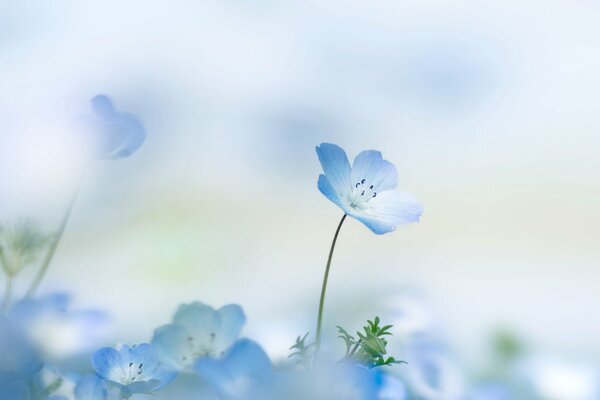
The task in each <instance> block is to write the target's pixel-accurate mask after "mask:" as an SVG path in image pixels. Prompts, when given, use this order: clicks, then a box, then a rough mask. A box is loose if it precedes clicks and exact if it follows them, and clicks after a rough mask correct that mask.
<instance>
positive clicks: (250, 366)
mask: <svg viewBox="0 0 600 400" xmlns="http://www.w3.org/2000/svg"><path fill="white" fill-rule="evenodd" d="M225 358H226V363H227V365H228V366H229V370H230V371H231V372H232V373H234V374H244V373H246V374H249V375H252V376H255V377H260V376H266V375H269V374H270V373H271V371H272V366H271V361H270V360H269V356H267V354H266V353H265V351H264V350H263V349H262V348H261V347H260V346H259V345H258V344H257V343H256V342H253V341H252V340H248V339H241V340H238V341H237V343H236V344H235V345H234V346H233V347H232V348H231V350H230V351H229V352H228V353H227V355H226V357H225Z"/></svg>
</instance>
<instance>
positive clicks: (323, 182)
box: [318, 174, 346, 212]
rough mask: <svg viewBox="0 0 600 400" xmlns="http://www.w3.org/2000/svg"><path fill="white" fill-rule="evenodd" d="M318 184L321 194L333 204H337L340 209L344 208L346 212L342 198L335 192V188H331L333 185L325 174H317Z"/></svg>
mask: <svg viewBox="0 0 600 400" xmlns="http://www.w3.org/2000/svg"><path fill="white" fill-rule="evenodd" d="M318 186H319V191H320V192H321V193H323V195H324V196H325V197H327V198H328V199H329V200H331V201H332V202H333V203H334V204H335V205H337V206H338V207H339V208H341V209H342V210H344V211H345V212H346V206H345V204H344V202H343V201H342V198H341V197H340V195H339V194H338V193H337V192H336V190H335V189H334V188H333V186H331V182H329V179H328V178H327V177H326V176H325V175H323V174H321V175H319V182H318Z"/></svg>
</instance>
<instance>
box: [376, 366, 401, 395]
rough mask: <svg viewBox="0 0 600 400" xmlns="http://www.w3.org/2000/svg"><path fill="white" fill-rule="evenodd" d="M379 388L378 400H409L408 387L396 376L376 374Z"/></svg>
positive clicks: (379, 372)
mask: <svg viewBox="0 0 600 400" xmlns="http://www.w3.org/2000/svg"><path fill="white" fill-rule="evenodd" d="M374 373H375V374H376V375H375V379H376V382H377V386H378V395H377V400H405V399H407V398H408V394H407V391H406V385H405V384H404V383H403V382H402V381H401V380H400V379H398V378H396V377H395V376H392V375H389V374H386V373H383V372H381V371H375V372H374Z"/></svg>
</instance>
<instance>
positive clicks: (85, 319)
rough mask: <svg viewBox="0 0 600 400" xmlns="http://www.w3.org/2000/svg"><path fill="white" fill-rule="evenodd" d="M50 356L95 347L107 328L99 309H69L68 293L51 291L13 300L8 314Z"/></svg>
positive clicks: (83, 350) (69, 354) (62, 355)
mask: <svg viewBox="0 0 600 400" xmlns="http://www.w3.org/2000/svg"><path fill="white" fill-rule="evenodd" d="M9 317H10V319H11V320H12V321H14V322H15V323H16V324H18V325H19V326H20V327H22V329H23V330H24V331H25V333H26V334H27V335H28V336H29V337H30V338H31V340H32V341H34V342H35V343H36V344H37V345H38V346H39V347H40V349H41V350H42V352H43V353H44V354H45V355H46V356H47V357H50V358H57V359H58V358H65V357H68V356H72V355H75V354H78V353H81V352H85V351H90V350H91V349H93V348H94V347H96V346H97V345H98V344H99V343H100V342H101V341H102V339H103V338H104V336H105V335H106V333H107V331H108V325H109V317H108V315H107V314H106V313H104V312H102V311H99V310H73V309H71V296H70V295H68V294H66V293H53V294H48V295H45V296H41V297H39V298H35V299H24V300H21V301H20V302H18V303H16V304H15V305H14V306H13V307H12V309H11V311H10V314H9Z"/></svg>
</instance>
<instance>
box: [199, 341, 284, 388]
mask: <svg viewBox="0 0 600 400" xmlns="http://www.w3.org/2000/svg"><path fill="white" fill-rule="evenodd" d="M194 370H195V371H196V373H198V374H199V375H200V376H202V377H203V378H205V379H207V380H208V381H209V382H210V383H212V384H213V385H214V386H215V388H216V389H217V390H218V391H219V393H220V394H221V395H222V396H223V397H224V398H226V399H250V398H258V397H255V396H257V395H256V393H257V391H260V390H264V389H265V385H266V384H267V381H268V378H269V377H270V376H271V374H272V366H271V361H270V360H269V357H268V356H267V354H266V353H265V352H264V351H263V350H262V348H261V347H260V346H259V345H258V344H256V343H255V342H253V341H251V340H248V339H241V340H238V341H237V342H236V344H235V345H234V346H233V347H232V348H231V349H230V350H229V351H228V352H227V353H226V354H225V356H224V357H223V359H222V360H215V359H211V358H203V359H200V360H198V361H197V362H196V364H195V365H194Z"/></svg>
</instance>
